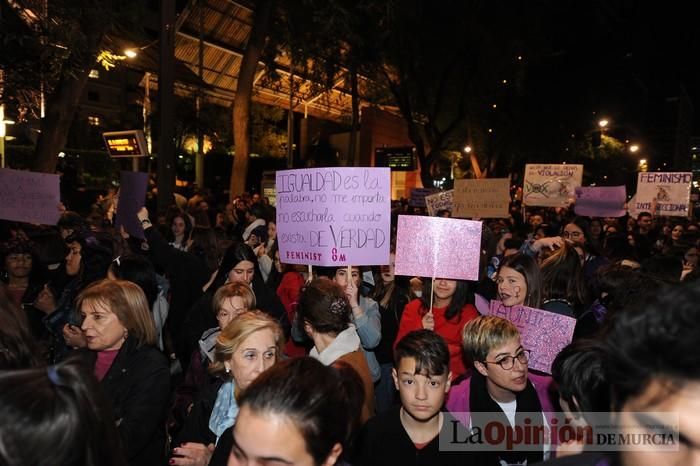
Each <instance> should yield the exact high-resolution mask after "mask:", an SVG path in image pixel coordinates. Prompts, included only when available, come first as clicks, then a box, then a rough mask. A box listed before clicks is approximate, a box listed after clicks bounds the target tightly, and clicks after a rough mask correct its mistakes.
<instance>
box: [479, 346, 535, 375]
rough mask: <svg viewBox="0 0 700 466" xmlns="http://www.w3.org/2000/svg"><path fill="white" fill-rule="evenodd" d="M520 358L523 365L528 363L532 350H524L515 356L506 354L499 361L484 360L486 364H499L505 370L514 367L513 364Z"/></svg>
mask: <svg viewBox="0 0 700 466" xmlns="http://www.w3.org/2000/svg"><path fill="white" fill-rule="evenodd" d="M516 359H517V360H518V362H519V363H520V364H522V365H526V364H527V363H528V361H529V360H530V350H522V351H521V352H519V353H518V354H516V355H515V356H505V357H504V358H503V359H501V360H498V361H483V362H484V364H498V365H499V366H501V368H503V370H506V371H509V370H511V369H513V366H514V365H515V360H516Z"/></svg>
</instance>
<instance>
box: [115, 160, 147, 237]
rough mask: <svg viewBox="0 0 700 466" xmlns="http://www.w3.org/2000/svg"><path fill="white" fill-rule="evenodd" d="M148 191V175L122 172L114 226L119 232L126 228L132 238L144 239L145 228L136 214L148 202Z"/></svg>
mask: <svg viewBox="0 0 700 466" xmlns="http://www.w3.org/2000/svg"><path fill="white" fill-rule="evenodd" d="M147 189H148V173H141V172H127V171H123V172H121V179H120V182H119V198H118V201H117V212H116V214H115V216H114V226H115V227H116V228H117V230H118V229H119V227H120V226H124V229H125V230H126V232H127V233H129V234H130V235H131V236H135V237H137V238H140V239H144V234H143V227H142V226H141V222H139V219H138V217H137V216H136V213H137V212H138V211H139V210H140V209H141V207H143V205H144V204H145V202H146V190H147Z"/></svg>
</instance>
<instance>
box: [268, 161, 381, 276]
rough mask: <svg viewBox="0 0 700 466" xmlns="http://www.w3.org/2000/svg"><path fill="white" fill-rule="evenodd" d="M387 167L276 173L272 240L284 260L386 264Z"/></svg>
mask: <svg viewBox="0 0 700 466" xmlns="http://www.w3.org/2000/svg"><path fill="white" fill-rule="evenodd" d="M390 176H391V175H390V169H389V168H365V167H362V168H356V167H352V168H349V167H343V168H340V167H337V168H309V169H304V170H280V171H278V172H277V175H276V180H275V181H276V189H277V240H278V243H279V248H280V259H281V261H282V262H283V263H287V264H304V265H307V264H310V265H325V266H333V265H386V264H388V263H389V244H390V241H391V178H390Z"/></svg>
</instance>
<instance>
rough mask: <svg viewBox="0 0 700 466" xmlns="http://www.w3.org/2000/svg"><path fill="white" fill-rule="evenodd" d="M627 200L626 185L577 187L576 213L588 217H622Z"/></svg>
mask: <svg viewBox="0 0 700 466" xmlns="http://www.w3.org/2000/svg"><path fill="white" fill-rule="evenodd" d="M625 201H627V190H626V189H625V187H624V186H591V187H586V188H583V187H578V188H576V205H575V206H574V212H576V215H584V216H588V217H622V216H624V215H625V213H626V212H627V211H626V210H625Z"/></svg>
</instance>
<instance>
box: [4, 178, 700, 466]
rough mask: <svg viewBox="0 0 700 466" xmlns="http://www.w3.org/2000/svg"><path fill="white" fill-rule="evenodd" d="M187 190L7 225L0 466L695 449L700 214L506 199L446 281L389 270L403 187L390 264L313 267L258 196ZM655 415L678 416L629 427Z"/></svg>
mask: <svg viewBox="0 0 700 466" xmlns="http://www.w3.org/2000/svg"><path fill="white" fill-rule="evenodd" d="M190 194H191V195H190V197H189V199H188V198H187V197H185V196H184V195H182V194H177V195H176V196H175V198H174V202H173V205H172V207H171V208H170V209H168V210H167V212H166V213H165V214H163V215H158V214H156V209H155V208H154V206H153V205H151V204H150V201H148V202H147V207H144V208H142V209H141V210H140V211H139V212H138V214H137V220H138V222H139V223H140V224H141V225H142V227H143V237H136V236H130V235H129V234H128V233H127V232H126V231H125V230H124V229H123V228H115V227H114V225H113V223H112V219H113V212H114V208H113V203H114V200H113V199H112V196H111V194H109V195H106V196H102V195H101V196H99V198H97V199H95V202H94V204H92V205H91V206H90V208H89V209H88V210H87V211H80V212H76V211H72V210H66V211H64V212H63V213H62V214H61V217H60V220H59V221H58V224H57V225H56V226H37V225H28V224H20V223H13V222H8V221H0V243H1V246H0V279H1V280H0V419H1V420H2V421H1V422H0V464H7V465H13V466H14V465H32V466H33V465H44V464H55V465H66V466H73V465H75V466H78V465H81V466H82V465H88V466H90V465H92V466H102V465H108V466H111V465H115V466H117V465H144V466H153V465H165V464H171V465H226V464H228V465H303V466H307V465H308V466H311V465H314V466H320V465H324V466H325V465H334V464H338V465H347V466H354V465H358V466H362V465H393V464H397V465H399V464H400V465H413V464H415V465H453V464H454V465H457V464H459V465H494V466H502V465H516V464H517V465H525V464H527V465H532V464H536V463H540V462H545V463H547V464H561V465H595V466H605V465H609V466H613V465H621V466H632V465H634V466H638V465H641V466H644V465H691V464H700V430H698V428H697V426H698V425H700V414H699V413H700V351H698V350H697V344H696V342H697V337H698V335H700V306H698V303H699V302H700V284H698V283H697V282H698V277H699V275H700V270H699V269H698V248H699V247H700V227H699V226H698V224H697V223H694V222H693V221H691V220H689V219H685V218H665V217H658V216H655V215H652V214H651V213H646V212H643V213H641V214H639V215H638V216H636V217H630V216H627V217H622V218H583V217H578V216H575V215H574V214H573V212H572V211H571V210H568V209H565V208H561V209H559V208H558V209H554V208H546V209H545V208H540V209H537V208H530V207H528V208H527V209H526V210H525V209H522V208H521V206H518V205H513V206H512V208H511V211H510V216H509V217H508V218H504V219H480V220H481V221H482V225H483V228H482V241H481V248H480V258H481V260H480V265H479V269H480V270H479V279H478V280H476V281H463V280H454V279H447V278H442V277H441V276H440V275H441V274H440V272H439V271H438V273H437V276H436V278H435V279H434V280H433V279H431V278H425V277H408V276H399V275H395V273H394V262H395V254H394V251H395V249H396V244H395V237H396V236H395V235H396V231H395V228H396V224H397V217H398V215H425V213H424V212H423V211H422V210H423V209H420V208H414V207H410V206H409V205H408V203H407V202H403V201H402V202H394V203H393V205H392V228H393V238H394V240H393V241H392V249H391V255H390V260H389V263H387V264H386V265H382V266H372V267H368V266H365V265H363V264H356V265H352V266H349V267H313V269H312V275H311V276H310V275H309V270H310V269H309V268H308V267H307V266H305V265H302V266H299V265H292V264H285V263H284V262H283V261H281V260H280V255H279V248H278V243H277V229H276V224H275V209H274V207H273V206H272V205H270V202H269V201H268V200H267V199H266V198H264V197H261V196H259V195H257V194H253V195H248V194H245V195H242V196H239V197H237V198H235V199H234V200H233V201H232V202H228V200H224V201H220V200H219V199H217V197H216V196H214V195H212V194H211V193H208V192H206V191H201V192H196V193H190ZM66 207H67V208H68V209H70V208H71V205H70V204H69V205H67V206H66ZM76 210H80V209H77V208H76ZM440 215H441V216H449V212H440ZM443 240H444V241H445V242H447V241H449V242H451V243H458V244H459V243H460V241H462V240H463V238H460V237H457V236H455V237H451V238H444V239H443ZM465 244H466V242H465ZM465 247H466V246H465ZM444 275H445V276H449V275H450V273H449V271H447V270H446V271H445V274H444ZM494 304H495V305H496V306H498V309H501V308H503V309H511V310H512V309H520V310H521V311H522V310H523V309H525V310H526V309H527V308H536V309H539V310H543V311H546V312H547V313H553V314H555V315H556V316H557V317H556V318H557V319H563V320H562V322H563V321H564V320H565V321H567V322H575V325H574V326H573V338H572V340H571V343H570V344H568V345H566V346H564V347H563V349H562V348H561V346H558V347H556V349H555V350H552V348H553V346H552V347H550V346H548V345H549V344H550V343H551V342H550V340H551V341H552V342H553V341H555V340H557V338H559V337H557V338H555V335H554V333H556V334H557V335H558V334H559V333H560V332H559V329H558V328H555V329H553V330H552V332H553V334H552V335H540V338H539V340H538V341H533V339H532V338H529V334H526V333H522V334H521V331H523V332H524V330H522V329H523V327H522V326H520V323H518V322H515V321H511V320H507V319H505V318H502V317H497V316H496V315H493V313H492V312H490V309H491V307H492V306H493V305H494ZM521 307H522V308H521ZM547 315H550V316H551V315H552V314H547ZM557 341H558V340H557ZM567 342H568V340H567ZM552 344H553V343H552ZM552 351H554V352H553V353H552ZM543 353H547V354H549V353H551V354H549V356H550V357H551V361H550V362H551V367H550V368H549V370H544V369H543V366H542V365H541V364H540V362H541V357H542V354H543ZM535 362H538V363H537V364H535ZM654 413H657V414H658V413H671V414H674V415H675V416H676V417H675V420H676V422H675V423H671V425H672V428H669V429H667V430H664V431H663V432H662V433H654V432H651V433H650V432H647V434H648V435H646V437H645V436H644V435H642V436H641V437H635V433H634V432H633V431H632V430H633V429H632V427H630V426H634V425H640V423H642V421H643V420H644V422H647V421H648V422H651V423H652V424H663V425H665V424H664V422H665V421H664V419H657V418H655V417H654V415H655V414H654ZM601 418H602V419H601ZM601 423H602V424H604V425H607V426H614V429H613V430H612V431H610V430H609V431H606V432H605V433H604V434H601V435H603V436H602V443H603V444H604V445H601V437H596V438H595V439H594V440H595V441H591V438H590V437H587V436H586V435H578V433H580V432H584V433H585V432H588V431H587V430H586V429H590V432H596V433H597V432H599V431H598V430H595V429H598V427H599V425H600V424H601ZM564 424H565V425H566V427H567V429H573V432H575V433H576V435H573V434H572V435H568V436H567V435H563V434H561V432H563V431H565V430H566V429H561V426H562V425H564ZM644 425H646V424H644ZM494 426H495V427H494ZM576 429H578V430H576ZM494 432H495V433H499V432H500V433H502V434H503V435H504V436H505V437H504V438H509V439H511V440H513V439H516V440H515V444H514V443H513V442H507V441H506V442H502V441H500V440H502V439H500V440H499V439H498V438H494V435H495V434H494ZM531 432H546V433H547V435H539V434H537V435H535V436H534V437H532V436H530V437H528V435H530V434H529V433H531ZM523 433H525V434H523ZM569 433H570V432H569ZM521 434H522V435H521ZM518 435H520V437H518ZM654 435H659V436H660V437H659V438H661V439H664V440H666V442H664V445H667V444H668V442H669V441H670V443H671V444H672V446H674V447H675V448H662V446H661V445H659V444H658V443H655V441H654V439H656V438H657V437H654ZM509 436H510V437H509ZM513 436H514V437H513ZM496 437H498V435H496ZM518 439H520V440H518ZM522 439H527V441H523V440H522ZM635 439H637V440H635ZM639 439H641V440H639ZM669 439H670V440H669ZM635 441H637V443H634V442H635ZM523 442H525V443H527V445H525V446H527V447H528V448H525V447H524V445H523ZM616 442H618V443H616ZM619 442H622V444H623V446H626V448H622V447H620V443H619ZM625 442H627V443H625ZM674 442H675V443H674ZM630 445H632V447H630ZM486 447H490V448H486ZM604 447H606V448H604Z"/></svg>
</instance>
